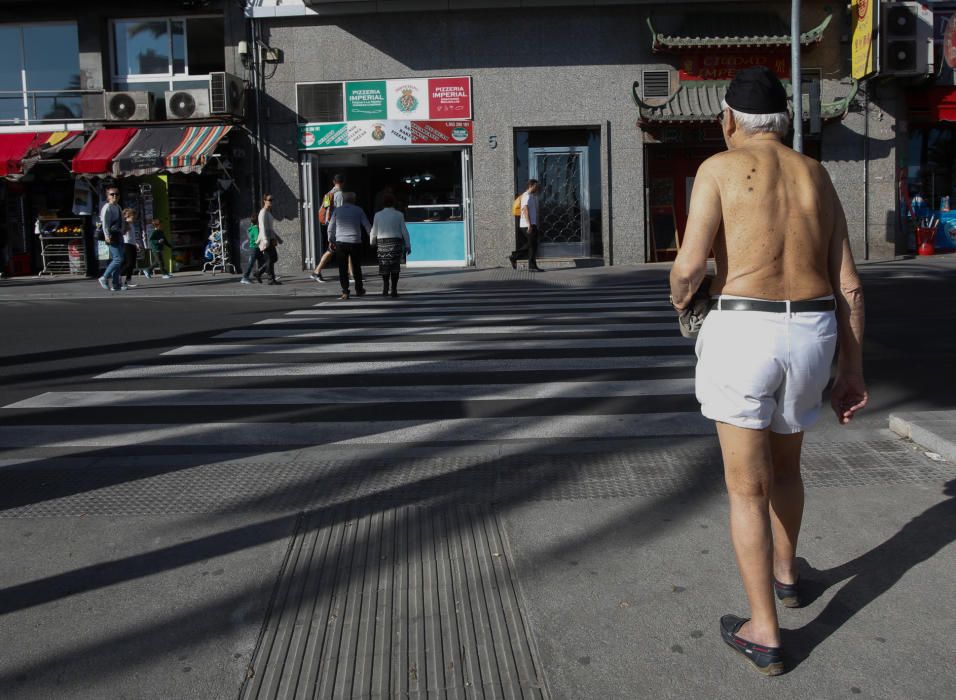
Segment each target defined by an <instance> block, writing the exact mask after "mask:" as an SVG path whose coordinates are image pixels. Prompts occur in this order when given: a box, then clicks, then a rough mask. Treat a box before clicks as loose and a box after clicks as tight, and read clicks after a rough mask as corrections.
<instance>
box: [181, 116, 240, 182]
mask: <svg viewBox="0 0 956 700" xmlns="http://www.w3.org/2000/svg"><path fill="white" fill-rule="evenodd" d="M230 129H232V127H231V126H225V125H220V126H190V127H186V134H185V135H184V136H183V140H182V141H181V142H180V144H179V145H178V146H177V147H176V148H175V149H173V151H172V152H171V153H170V154H169V155H167V156H166V170H168V171H169V172H184V173H198V172H200V171H201V170H202V169H203V167H204V166H205V165H206V160H207V159H208V158H209V155H210V154H211V153H212V152H213V151H214V150H216V146H217V145H218V144H219V141H220V139H222V137H223V136H225V135H226V134H228V133H229V131H230Z"/></svg>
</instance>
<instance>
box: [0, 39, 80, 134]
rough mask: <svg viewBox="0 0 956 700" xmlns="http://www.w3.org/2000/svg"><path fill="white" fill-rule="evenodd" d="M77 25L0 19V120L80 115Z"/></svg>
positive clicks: (12, 121)
mask: <svg viewBox="0 0 956 700" xmlns="http://www.w3.org/2000/svg"><path fill="white" fill-rule="evenodd" d="M81 94H82V93H81V92H80V47H79V40H78V38H77V32H76V25H75V24H72V23H62V24H22V25H18V24H4V25H0V123H4V124H29V123H34V122H37V123H42V122H44V121H69V120H73V119H82V117H83V99H82V97H81Z"/></svg>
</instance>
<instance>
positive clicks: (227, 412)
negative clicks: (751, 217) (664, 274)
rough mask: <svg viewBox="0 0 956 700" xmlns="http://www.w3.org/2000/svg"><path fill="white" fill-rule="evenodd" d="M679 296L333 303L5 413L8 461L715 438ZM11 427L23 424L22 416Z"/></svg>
mask: <svg viewBox="0 0 956 700" xmlns="http://www.w3.org/2000/svg"><path fill="white" fill-rule="evenodd" d="M694 364H695V359H694V355H693V345H692V343H691V342H689V341H687V340H685V339H684V338H682V337H681V336H680V334H679V332H678V330H677V324H676V319H675V318H674V314H673V311H672V310H671V308H670V305H669V304H668V302H667V289H666V286H665V284H664V282H663V281H660V282H655V283H633V284H618V285H609V286H606V287H603V288H601V289H599V290H591V289H589V290H582V289H576V288H570V287H569V288H546V289H536V288H529V287H519V288H507V287H504V286H502V287H500V288H495V289H488V288H484V289H480V290H476V291H472V290H467V289H449V290H442V291H429V292H406V293H403V296H402V297H401V298H400V299H391V298H381V297H373V296H372V295H367V296H366V297H362V298H355V299H353V300H350V301H348V302H340V301H337V300H330V301H322V302H319V303H317V304H315V305H314V306H312V307H309V308H305V309H298V310H294V311H292V312H289V313H286V314H283V315H281V316H276V317H269V318H264V319H260V320H257V321H255V322H254V323H252V324H250V325H248V326H245V327H237V328H233V329H230V330H227V331H225V332H218V333H215V334H210V337H209V338H208V340H207V341H206V342H200V343H194V344H187V345H181V346H179V347H174V348H171V349H169V350H166V351H164V352H161V353H158V354H157V355H156V357H155V358H153V359H152V360H149V361H143V362H140V363H137V364H127V365H120V366H117V367H115V368H114V369H111V370H108V371H105V372H101V373H99V374H97V375H95V376H94V377H93V378H92V380H91V382H90V383H89V385H88V388H87V387H84V389H83V390H73V389H71V390H68V391H48V392H45V393H41V394H38V395H36V396H33V397H30V398H27V399H24V400H21V401H17V402H15V403H11V404H9V405H7V406H4V412H5V413H6V415H7V416H10V415H16V416H18V417H19V419H20V420H18V421H16V422H17V423H19V424H18V425H13V424H12V421H9V420H7V421H4V424H3V425H0V448H4V449H20V450H27V449H29V448H31V447H39V446H43V447H53V448H57V449H64V450H70V449H76V450H78V451H82V450H84V449H93V448H103V447H121V446H133V445H138V446H148V445H155V444H167V445H168V444H170V442H173V443H176V442H178V443H182V444H184V445H189V446H206V447H217V446H222V447H225V446H230V447H243V446H248V447H252V448H269V449H279V448H294V447H302V446H322V445H337V446H349V445H381V446H397V445H406V446H407V445H422V444H463V443H473V444H480V443H488V444H490V445H495V444H500V443H502V442H506V441H515V440H539V441H545V442H547V443H549V444H550V445H551V447H552V449H560V445H561V444H562V442H564V441H569V440H575V441H577V440H589V441H601V440H617V439H627V438H641V437H666V436H677V435H702V434H710V433H712V430H713V429H712V427H711V425H710V424H709V422H708V421H705V420H704V419H703V418H702V417H701V416H700V415H699V410H698V406H697V403H696V400H695V398H694V386H693V373H694ZM13 412H16V413H15V414H14V413H13Z"/></svg>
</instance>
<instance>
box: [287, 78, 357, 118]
mask: <svg viewBox="0 0 956 700" xmlns="http://www.w3.org/2000/svg"><path fill="white" fill-rule="evenodd" d="M296 94H297V97H298V107H299V121H300V122H338V121H342V119H343V118H344V117H345V115H344V114H343V106H342V83H305V84H299V85H296Z"/></svg>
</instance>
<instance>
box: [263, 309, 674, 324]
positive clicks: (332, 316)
mask: <svg viewBox="0 0 956 700" xmlns="http://www.w3.org/2000/svg"><path fill="white" fill-rule="evenodd" d="M484 311H485V310H484V309H482V312H484ZM409 313H410V315H408V316H402V315H399V314H390V315H389V314H374V315H371V316H370V315H367V314H366V315H352V314H337V313H331V312H330V313H328V314H327V315H325V316H293V317H289V316H284V317H282V318H267V319H263V320H261V321H256V322H255V323H254V324H252V325H254V326H277V325H300V326H308V325H318V324H327V323H332V324H335V323H338V324H342V323H348V324H355V323H357V322H358V321H362V322H368V321H378V322H382V323H388V324H391V325H393V326H394V325H395V323H397V322H401V323H402V324H403V325H407V326H412V325H415V324H426V325H429V324H435V323H456V322H461V321H462V320H467V322H468V323H469V324H475V323H498V324H501V323H522V324H527V323H535V322H542V321H543V322H546V323H551V322H553V321H570V322H572V323H580V322H581V321H582V320H584V319H587V318H593V317H594V316H595V315H596V313H577V314H565V313H561V314H544V313H541V314H515V313H510V314H506V313H502V314H496V315H485V314H484V313H482V314H480V315H474V316H471V315H469V316H461V315H454V316H430V315H423V314H418V313H417V312H409ZM601 318H602V319H605V320H607V319H628V318H668V319H672V320H673V324H674V327H675V328H676V327H677V320H676V319H677V315H676V314H675V313H674V312H673V311H671V310H666V311H665V310H663V309H661V310H658V311H648V310H636V311H606V312H604V313H601Z"/></svg>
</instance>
